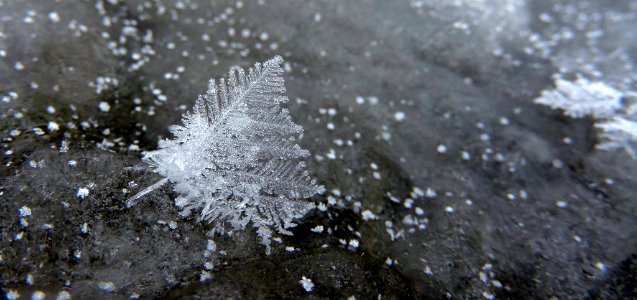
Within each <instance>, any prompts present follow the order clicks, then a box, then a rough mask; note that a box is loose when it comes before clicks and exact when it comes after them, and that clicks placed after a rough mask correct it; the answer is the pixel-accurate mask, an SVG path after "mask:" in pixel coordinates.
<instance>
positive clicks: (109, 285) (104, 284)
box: [97, 281, 115, 293]
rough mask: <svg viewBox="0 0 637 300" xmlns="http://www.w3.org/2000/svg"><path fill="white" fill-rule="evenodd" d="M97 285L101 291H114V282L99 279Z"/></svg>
mask: <svg viewBox="0 0 637 300" xmlns="http://www.w3.org/2000/svg"><path fill="white" fill-rule="evenodd" d="M97 285H98V286H99V288H100V290H102V291H105V292H109V293H112V292H114V291H115V284H114V283H113V282H110V281H100V282H99V283H98V284H97Z"/></svg>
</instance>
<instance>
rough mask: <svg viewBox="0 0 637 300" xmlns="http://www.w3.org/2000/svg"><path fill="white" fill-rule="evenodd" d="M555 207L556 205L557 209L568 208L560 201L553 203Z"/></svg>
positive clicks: (566, 203) (566, 204) (565, 203)
mask: <svg viewBox="0 0 637 300" xmlns="http://www.w3.org/2000/svg"><path fill="white" fill-rule="evenodd" d="M555 205H557V207H559V208H567V207H568V202H566V201H561V200H560V201H557V202H555Z"/></svg>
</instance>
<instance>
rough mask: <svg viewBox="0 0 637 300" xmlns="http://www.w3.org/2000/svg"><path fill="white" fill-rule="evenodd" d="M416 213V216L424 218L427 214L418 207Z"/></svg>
mask: <svg viewBox="0 0 637 300" xmlns="http://www.w3.org/2000/svg"><path fill="white" fill-rule="evenodd" d="M415 211H416V214H417V215H419V216H422V215H424V214H425V211H424V210H423V209H422V208H420V207H416V209H415Z"/></svg>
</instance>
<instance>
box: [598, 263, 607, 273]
mask: <svg viewBox="0 0 637 300" xmlns="http://www.w3.org/2000/svg"><path fill="white" fill-rule="evenodd" d="M595 267H596V268H597V269H599V270H600V271H602V272H606V265H605V264H604V263H602V262H599V261H598V262H596V263H595Z"/></svg>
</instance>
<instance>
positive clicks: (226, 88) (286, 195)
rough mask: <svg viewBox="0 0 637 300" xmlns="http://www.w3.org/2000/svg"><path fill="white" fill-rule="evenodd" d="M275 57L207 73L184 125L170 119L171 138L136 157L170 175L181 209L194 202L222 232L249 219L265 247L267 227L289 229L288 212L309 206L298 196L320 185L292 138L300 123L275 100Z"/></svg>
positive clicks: (278, 77) (279, 83)
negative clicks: (222, 73) (211, 76)
mask: <svg viewBox="0 0 637 300" xmlns="http://www.w3.org/2000/svg"><path fill="white" fill-rule="evenodd" d="M282 62H283V59H282V58H281V57H280V56H276V57H274V58H273V59H271V60H269V61H266V62H265V63H263V64H259V63H257V64H255V65H254V66H253V67H252V68H250V69H249V70H248V71H247V73H246V72H245V71H244V70H243V69H241V68H238V67H234V68H231V69H230V72H229V75H228V78H227V80H225V79H221V80H219V81H218V82H216V81H215V80H211V81H210V83H209V85H208V91H207V92H206V93H205V94H203V95H200V96H199V98H198V99H197V101H196V102H195V106H194V108H193V109H192V111H191V112H188V113H186V114H185V115H184V116H183V120H182V121H183V125H173V126H171V127H170V131H171V133H172V134H173V135H174V136H175V139H173V140H162V141H160V142H159V149H158V150H156V151H149V152H145V153H144V157H143V160H144V161H145V162H147V163H149V164H151V165H152V166H153V167H154V171H155V172H156V173H158V174H160V175H162V176H164V177H165V179H164V181H166V180H168V181H170V182H172V183H174V189H175V191H176V192H178V193H179V194H180V195H181V196H180V197H179V198H177V199H176V200H175V202H176V205H177V206H179V207H180V208H182V209H183V214H186V215H188V214H190V212H191V210H201V219H202V220H206V221H208V222H210V223H212V224H213V231H214V232H216V233H225V234H229V235H231V234H232V233H233V232H234V231H237V230H243V229H245V228H246V226H248V225H249V224H251V225H252V226H253V227H255V228H256V230H257V233H258V235H259V237H260V239H261V241H262V243H263V244H264V245H265V246H266V251H267V252H268V253H269V251H270V241H271V237H272V234H273V231H272V230H276V231H278V232H279V233H282V234H291V232H289V231H288V230H287V228H290V227H293V226H294V224H293V223H292V222H293V220H294V219H295V218H299V217H302V216H303V215H305V213H306V212H307V211H308V210H310V209H312V208H313V207H314V204H313V203H312V202H309V201H307V200H303V199H302V198H308V197H312V196H313V195H315V194H317V193H322V192H323V191H324V188H323V187H322V186H320V185H318V184H317V183H316V181H315V180H314V179H312V177H311V176H310V175H309V174H308V172H307V171H306V170H305V165H304V163H303V161H302V160H303V159H304V158H306V157H308V156H309V152H308V151H306V150H304V149H301V147H299V146H298V145H297V144H296V143H295V141H296V139H295V137H296V136H298V135H299V134H300V133H302V132H303V128H302V127H301V126H299V125H296V124H294V122H293V121H292V119H291V118H290V114H289V112H288V110H287V109H284V108H282V107H281V103H283V102H287V101H288V98H287V96H286V94H285V86H284V79H283V69H282V68H281V64H282ZM162 183H163V182H160V183H158V184H160V185H161V184H162ZM143 193H145V192H141V193H140V194H143ZM138 198H139V197H137V196H136V197H133V198H131V199H129V202H128V203H127V204H128V205H129V206H130V205H133V204H134V203H135V202H136V201H137V199H138Z"/></svg>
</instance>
